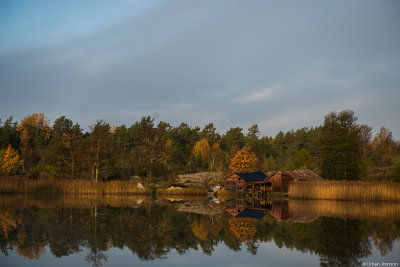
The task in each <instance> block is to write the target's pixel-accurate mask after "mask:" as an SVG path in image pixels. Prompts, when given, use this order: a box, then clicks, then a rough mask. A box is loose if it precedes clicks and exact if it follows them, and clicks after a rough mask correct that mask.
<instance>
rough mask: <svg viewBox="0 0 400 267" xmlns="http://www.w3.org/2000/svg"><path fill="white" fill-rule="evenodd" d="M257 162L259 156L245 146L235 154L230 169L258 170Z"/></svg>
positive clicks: (236, 170)
mask: <svg viewBox="0 0 400 267" xmlns="http://www.w3.org/2000/svg"><path fill="white" fill-rule="evenodd" d="M257 163H258V159H257V156H256V155H255V154H254V153H253V152H251V151H250V149H249V148H247V147H244V148H242V149H241V150H239V151H238V152H237V153H236V154H235V156H233V158H232V159H231V164H230V165H229V169H231V170H232V171H234V172H252V171H256V170H257Z"/></svg>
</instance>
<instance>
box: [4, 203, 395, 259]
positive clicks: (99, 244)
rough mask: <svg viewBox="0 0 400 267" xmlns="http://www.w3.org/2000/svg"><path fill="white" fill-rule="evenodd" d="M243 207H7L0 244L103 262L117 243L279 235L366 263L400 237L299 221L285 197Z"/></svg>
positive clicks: (165, 247) (164, 250) (150, 255)
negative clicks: (214, 210)
mask: <svg viewBox="0 0 400 267" xmlns="http://www.w3.org/2000/svg"><path fill="white" fill-rule="evenodd" d="M275 204H276V206H274V205H275ZM243 208H245V207H242V208H241V209H240V210H241V211H240V212H234V213H232V214H234V215H231V214H227V213H220V214H217V215H212V216H211V215H201V214H195V213H183V212H178V211H177V209H176V208H175V207H174V206H173V204H169V203H164V202H158V203H155V204H150V203H146V205H142V206H139V207H136V208H112V207H104V206H103V207H97V206H93V207H91V208H54V209H50V208H47V209H38V208H31V209H13V210H7V211H5V210H2V211H0V215H1V216H0V223H1V227H2V231H1V234H0V235H1V236H0V249H1V251H2V252H3V253H5V254H6V253H7V251H8V250H9V249H11V248H15V249H16V251H17V252H18V253H19V254H20V255H21V256H23V257H24V258H27V259H38V258H40V256H41V255H42V254H43V253H44V252H45V248H46V246H48V247H49V250H50V252H51V253H52V254H53V255H54V256H56V257H62V256H67V255H70V254H74V253H78V252H80V251H82V249H83V248H87V249H88V250H89V253H88V254H87V256H86V258H85V261H87V262H90V263H91V264H93V266H101V265H102V264H103V263H104V262H107V260H108V259H107V256H106V254H105V253H106V251H107V250H108V249H109V248H111V247H115V248H120V249H122V248H124V247H126V248H128V249H129V250H130V251H132V253H133V254H136V255H137V256H138V257H139V258H140V259H141V260H143V261H151V260H155V259H164V258H166V257H167V256H168V254H169V253H170V251H171V250H176V251H177V252H178V253H180V254H183V253H186V252H188V251H189V250H190V249H199V248H201V249H202V251H203V253H204V254H207V255H212V253H213V252H214V249H215V247H216V246H217V245H218V244H219V243H220V242H223V243H224V244H225V245H226V246H227V247H229V248H230V249H231V250H234V251H239V250H240V249H241V245H242V244H244V245H246V247H247V250H248V252H249V253H251V254H253V255H256V254H257V253H259V252H258V250H259V245H260V244H261V243H262V242H270V241H273V242H275V244H276V245H277V246H278V247H280V248H281V247H286V248H289V249H296V250H298V251H302V252H311V253H314V254H317V255H319V257H320V261H321V265H323V266H347V265H358V264H359V263H360V259H362V258H364V257H367V256H368V255H370V254H371V249H372V245H374V246H375V247H376V248H378V249H379V251H380V252H381V254H382V255H386V254H387V253H389V252H390V251H392V248H393V242H395V241H396V240H398V239H399V238H400V233H399V226H400V223H399V221H368V220H359V219H341V218H332V217H322V218H319V219H315V218H314V219H313V220H303V219H301V218H299V217H297V218H296V220H295V221H293V220H292V221H291V219H293V218H289V217H288V216H287V205H284V204H282V203H275V202H273V203H272V206H271V203H269V205H264V206H263V207H259V208H258V209H257V212H256V211H255V210H256V209H253V210H251V211H247V212H245V213H243V212H242V211H243ZM279 208H282V211H279V210H278V209H279ZM230 209H233V208H232V207H230ZM272 211H273V212H272ZM270 213H271V214H274V215H276V214H278V213H279V214H281V215H282V216H279V218H278V217H277V216H272V215H269V214H270ZM246 214H247V215H249V216H250V215H251V216H253V218H249V217H245V216H244V215H246ZM283 215H284V216H283ZM235 216H239V217H235ZM240 216H242V217H240ZM256 217H257V218H256ZM277 218H278V219H277ZM281 221H284V222H281ZM303 222H307V223H303Z"/></svg>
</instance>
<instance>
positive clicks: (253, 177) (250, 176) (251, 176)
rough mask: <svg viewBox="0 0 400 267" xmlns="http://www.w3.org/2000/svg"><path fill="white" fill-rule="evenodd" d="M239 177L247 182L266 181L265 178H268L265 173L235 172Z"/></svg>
mask: <svg viewBox="0 0 400 267" xmlns="http://www.w3.org/2000/svg"><path fill="white" fill-rule="evenodd" d="M235 174H236V175H237V176H239V177H240V178H242V179H243V180H245V181H246V182H251V181H264V180H265V178H267V177H268V176H267V175H265V173H263V172H261V171H258V172H235Z"/></svg>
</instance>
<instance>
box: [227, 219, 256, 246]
mask: <svg viewBox="0 0 400 267" xmlns="http://www.w3.org/2000/svg"><path fill="white" fill-rule="evenodd" d="M229 228H230V230H231V231H232V233H233V234H234V235H235V236H236V238H237V239H239V240H240V241H248V240H250V239H252V238H253V237H254V235H255V234H256V233H257V227H256V223H255V220H254V219H250V218H232V219H229Z"/></svg>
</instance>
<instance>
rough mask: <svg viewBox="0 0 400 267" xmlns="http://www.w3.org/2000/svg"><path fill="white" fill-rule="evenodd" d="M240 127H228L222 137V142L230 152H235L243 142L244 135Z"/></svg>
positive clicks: (241, 146)
mask: <svg viewBox="0 0 400 267" xmlns="http://www.w3.org/2000/svg"><path fill="white" fill-rule="evenodd" d="M242 130H243V129H242V128H240V127H236V128H230V129H229V130H228V131H227V132H226V133H225V135H224V136H223V137H222V144H223V147H224V149H225V151H227V152H228V153H230V154H233V153H236V151H238V150H239V149H241V148H243V146H244V144H245V137H244V135H243V133H242Z"/></svg>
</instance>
